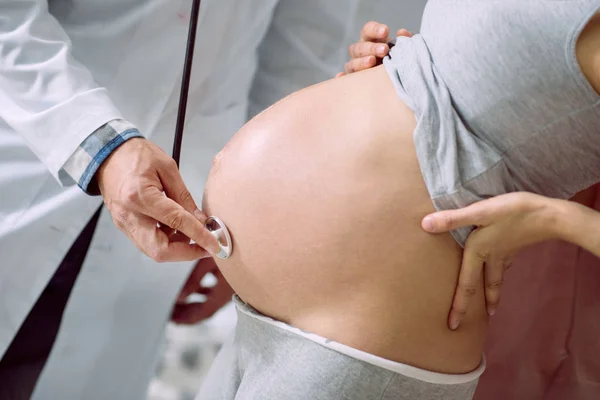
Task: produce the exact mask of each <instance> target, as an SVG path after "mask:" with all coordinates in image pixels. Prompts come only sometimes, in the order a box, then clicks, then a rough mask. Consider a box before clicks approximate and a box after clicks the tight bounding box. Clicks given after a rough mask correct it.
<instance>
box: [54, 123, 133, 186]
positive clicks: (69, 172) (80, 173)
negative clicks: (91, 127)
mask: <svg viewBox="0 0 600 400" xmlns="http://www.w3.org/2000/svg"><path fill="white" fill-rule="evenodd" d="M135 137H143V136H142V135H141V134H140V132H139V131H138V130H137V128H136V127H135V126H134V125H133V124H131V123H130V122H127V121H124V120H121V119H115V120H112V121H110V122H107V123H106V124H104V125H102V126H101V127H100V128H98V129H96V130H95V131H94V133H92V134H91V135H90V136H88V137H87V138H86V139H85V140H84V141H83V142H82V143H81V144H80V145H79V147H77V149H76V150H75V152H74V153H73V154H72V155H71V157H69V159H68V160H67V162H66V163H65V165H64V166H63V168H62V169H61V170H60V171H59V173H58V175H59V178H60V181H61V182H62V183H65V184H67V183H73V182H77V185H78V186H79V187H80V188H81V189H82V190H83V191H84V192H86V193H88V194H92V195H97V194H100V191H99V189H98V184H97V182H96V180H95V179H94V177H95V175H96V171H98V168H100V165H102V163H103V162H104V161H105V160H106V159H107V158H108V156H110V154H111V153H112V152H113V151H114V150H116V149H117V148H118V147H119V146H120V145H122V144H123V143H125V142H126V141H127V140H129V139H132V138H135Z"/></svg>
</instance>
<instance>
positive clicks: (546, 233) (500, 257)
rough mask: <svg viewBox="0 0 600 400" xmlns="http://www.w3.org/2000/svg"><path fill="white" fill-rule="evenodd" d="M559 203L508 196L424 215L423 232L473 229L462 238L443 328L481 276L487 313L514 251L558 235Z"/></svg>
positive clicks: (456, 318)
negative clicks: (455, 282)
mask: <svg viewBox="0 0 600 400" xmlns="http://www.w3.org/2000/svg"><path fill="white" fill-rule="evenodd" d="M558 201H559V200H555V199H550V198H547V197H543V196H538V195H535V194H531V193H522V192H520V193H509V194H504V195H501V196H497V197H493V198H491V199H488V200H483V201H480V202H478V203H475V204H472V205H470V206H468V207H465V208H462V209H458V210H447V211H440V212H436V213H433V214H430V215H428V216H426V217H425V218H424V219H423V221H422V227H423V229H425V230H426V231H427V232H431V233H441V232H448V231H451V230H454V229H458V228H461V227H466V226H473V225H474V226H476V227H477V228H476V229H475V230H474V231H473V232H472V233H471V235H470V236H469V237H468V239H467V242H466V245H465V250H464V253H463V261H462V266H461V270H460V275H459V279H458V286H457V288H456V293H455V295H454V301H453V303H452V309H451V311H450V315H449V316H448V326H449V327H450V329H453V330H454V329H456V328H457V327H458V326H459V325H460V322H461V320H462V318H463V316H464V315H465V313H466V312H467V310H468V306H469V303H470V302H471V301H472V299H473V298H474V295H475V293H476V292H477V291H478V290H480V286H479V285H480V279H481V273H482V271H483V273H484V280H485V299H486V306H487V310H488V314H489V315H493V314H494V313H495V311H496V308H497V307H498V301H499V299H500V286H501V285H502V280H503V276H504V271H505V270H506V269H507V268H509V267H510V265H511V258H512V257H513V255H514V254H515V253H516V252H517V251H519V250H520V249H522V248H524V247H526V246H529V245H532V244H535V243H538V242H542V241H545V240H549V239H556V238H559V237H560V232H559V231H558V229H557V224H556V218H555V217H556V215H557V212H556V209H557V208H556V207H555V205H556V202H558Z"/></svg>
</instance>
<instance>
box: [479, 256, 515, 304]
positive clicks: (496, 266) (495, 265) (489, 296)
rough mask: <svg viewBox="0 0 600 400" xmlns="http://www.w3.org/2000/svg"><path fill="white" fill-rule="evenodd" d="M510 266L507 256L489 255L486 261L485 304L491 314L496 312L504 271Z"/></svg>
mask: <svg viewBox="0 0 600 400" xmlns="http://www.w3.org/2000/svg"><path fill="white" fill-rule="evenodd" d="M509 266H510V258H508V257H491V259H490V260H489V261H488V262H487V263H486V266H485V272H484V279H485V304H486V308H487V313H488V315H489V316H492V315H494V314H495V313H496V309H497V308H498V303H499V302H500V289H501V287H502V283H503V282H504V271H506V269H508V267H509Z"/></svg>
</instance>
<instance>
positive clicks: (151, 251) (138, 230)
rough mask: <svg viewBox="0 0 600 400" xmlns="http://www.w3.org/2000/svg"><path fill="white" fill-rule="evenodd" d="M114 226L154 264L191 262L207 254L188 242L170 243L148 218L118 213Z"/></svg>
mask: <svg viewBox="0 0 600 400" xmlns="http://www.w3.org/2000/svg"><path fill="white" fill-rule="evenodd" d="M113 218H114V220H115V223H116V225H117V226H118V227H119V228H120V229H121V230H122V231H123V232H125V234H126V235H127V236H128V237H129V238H130V239H131V240H132V241H133V242H134V243H135V245H136V247H137V248H138V249H140V250H141V251H142V252H143V253H144V254H146V255H147V256H148V257H150V258H152V259H153V260H154V261H156V262H175V261H193V260H197V259H199V258H203V257H206V256H207V255H208V254H207V252H206V251H205V250H204V249H203V248H201V247H200V246H198V245H197V244H190V243H189V241H172V240H170V238H169V236H167V235H166V234H165V232H163V231H162V230H161V229H160V228H159V227H157V226H156V221H155V220H154V219H152V218H150V217H148V216H145V215H142V214H139V213H135V212H127V211H119V212H117V213H116V215H115V216H114V217H113Z"/></svg>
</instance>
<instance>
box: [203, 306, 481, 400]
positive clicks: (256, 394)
mask: <svg viewBox="0 0 600 400" xmlns="http://www.w3.org/2000/svg"><path fill="white" fill-rule="evenodd" d="M234 302H235V304H236V308H237V314H238V323H237V327H236V329H235V332H234V333H233V334H232V336H231V337H230V338H229V340H227V341H226V343H225V344H224V345H223V348H222V349H221V351H220V353H219V355H218V356H217V358H216V360H215V362H214V364H213V366H212V368H211V370H210V372H209V374H208V376H207V377H206V380H205V383H204V385H203V387H202V389H201V390H200V393H199V394H198V397H197V400H230V399H236V400H283V399H286V400H320V399H322V400H336V399H340V400H341V399H344V400H386V399H388V400H392V399H394V400H397V399H410V400H415V399H424V400H429V399H431V400H464V399H471V398H472V397H473V394H474V392H475V388H476V386H477V382H478V379H479V376H480V375H481V373H482V372H483V370H484V368H485V366H484V362H482V365H481V366H480V367H479V368H478V369H477V370H475V371H473V372H471V373H468V374H464V375H446V374H439V373H433V372H429V371H425V370H421V369H418V368H414V367H411V366H408V365H404V364H400V363H396V362H392V361H389V360H384V359H382V358H380V357H377V356H373V355H372V354H367V353H364V352H361V351H359V350H356V349H352V348H350V347H348V346H344V345H342V344H340V343H336V342H333V341H331V340H327V339H325V338H322V337H320V336H318V335H314V334H311V333H308V332H304V331H301V330H299V329H297V328H294V327H291V326H290V325H287V324H284V323H282V322H279V321H275V320H272V319H270V318H268V317H265V316H263V315H261V314H259V313H258V312H257V311H256V310H254V309H253V308H252V307H250V306H249V305H247V304H245V303H243V302H242V301H241V300H240V299H239V298H236V297H234Z"/></svg>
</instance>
